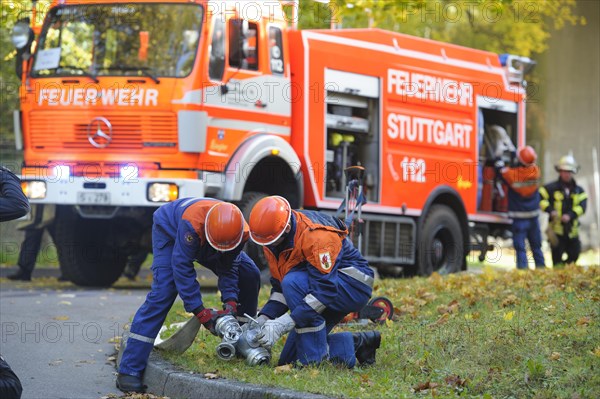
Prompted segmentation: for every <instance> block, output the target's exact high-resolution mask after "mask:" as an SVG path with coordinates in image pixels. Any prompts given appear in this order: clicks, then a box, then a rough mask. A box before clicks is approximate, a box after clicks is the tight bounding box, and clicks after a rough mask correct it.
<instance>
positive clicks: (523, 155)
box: [517, 146, 537, 166]
mask: <svg viewBox="0 0 600 399" xmlns="http://www.w3.org/2000/svg"><path fill="white" fill-rule="evenodd" d="M517 159H518V160H519V162H521V163H522V164H523V165H526V166H529V165H531V164H532V163H534V162H535V160H536V159H537V154H536V153H535V150H534V149H533V147H531V146H525V147H523V148H521V149H519V152H518V153H517Z"/></svg>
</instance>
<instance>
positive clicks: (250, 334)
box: [215, 315, 271, 366]
mask: <svg viewBox="0 0 600 399" xmlns="http://www.w3.org/2000/svg"><path fill="white" fill-rule="evenodd" d="M244 327H245V328H242V327H240V325H239V323H238V321H237V320H236V318H235V317H233V316H231V315H226V316H223V317H220V318H219V319H217V322H216V325H215V330H216V331H217V334H219V336H220V337H221V338H222V342H221V343H219V345H217V348H216V351H217V357H218V358H219V359H221V360H225V361H229V360H231V359H233V358H234V357H236V355H237V356H239V357H243V358H245V359H246V363H248V365H250V366H260V365H263V364H269V363H270V361H271V353H270V352H269V351H268V350H267V349H265V348H263V347H262V346H260V344H259V343H258V340H257V339H256V335H257V334H258V333H259V332H260V326H259V325H258V323H256V322H250V323H248V324H247V325H246V326H244Z"/></svg>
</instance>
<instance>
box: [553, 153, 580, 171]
mask: <svg viewBox="0 0 600 399" xmlns="http://www.w3.org/2000/svg"><path fill="white" fill-rule="evenodd" d="M554 169H556V171H557V172H560V171H561V170H563V171H567V172H572V173H577V171H579V165H577V162H576V161H575V158H574V157H573V155H565V156H563V157H562V158H560V160H559V161H558V165H555V166H554Z"/></svg>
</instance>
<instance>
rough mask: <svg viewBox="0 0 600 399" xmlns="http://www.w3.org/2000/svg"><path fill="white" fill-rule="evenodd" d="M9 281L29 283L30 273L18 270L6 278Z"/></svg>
mask: <svg viewBox="0 0 600 399" xmlns="http://www.w3.org/2000/svg"><path fill="white" fill-rule="evenodd" d="M6 278H8V279H9V280H19V281H31V273H28V272H26V271H24V270H23V269H19V270H17V271H16V272H14V273H13V274H11V275H8V276H6Z"/></svg>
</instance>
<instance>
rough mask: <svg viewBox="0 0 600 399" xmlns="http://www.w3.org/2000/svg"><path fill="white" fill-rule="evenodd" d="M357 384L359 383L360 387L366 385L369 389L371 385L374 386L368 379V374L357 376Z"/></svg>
mask: <svg viewBox="0 0 600 399" xmlns="http://www.w3.org/2000/svg"><path fill="white" fill-rule="evenodd" d="M359 382H360V385H366V386H369V387H372V386H373V385H375V384H374V383H373V381H371V380H370V379H369V374H361V375H359Z"/></svg>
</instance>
